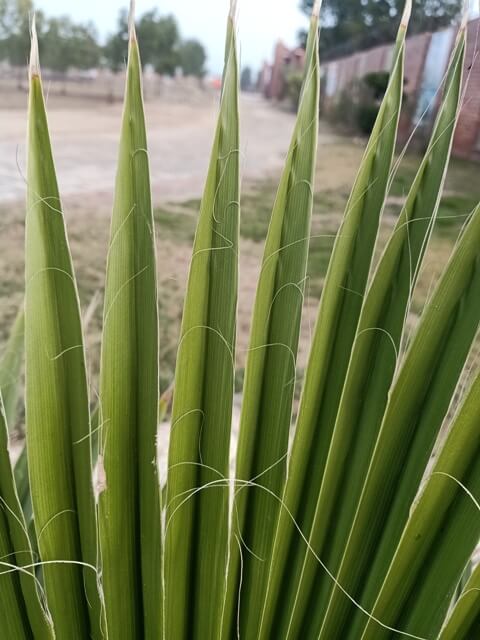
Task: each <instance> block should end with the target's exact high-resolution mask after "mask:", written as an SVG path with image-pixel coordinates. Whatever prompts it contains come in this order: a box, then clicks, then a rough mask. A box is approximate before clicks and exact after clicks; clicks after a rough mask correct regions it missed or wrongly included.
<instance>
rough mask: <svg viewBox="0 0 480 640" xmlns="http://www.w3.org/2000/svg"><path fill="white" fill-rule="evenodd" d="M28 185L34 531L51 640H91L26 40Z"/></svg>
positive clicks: (68, 285)
mask: <svg viewBox="0 0 480 640" xmlns="http://www.w3.org/2000/svg"><path fill="white" fill-rule="evenodd" d="M27 178H28V179H27V184H28V189H27V217H26V266H25V270H26V295H25V359H26V401H25V407H26V423H27V451H28V466H29V474H30V485H31V495H32V504H33V511H34V514H35V528H36V532H37V537H38V543H39V549H40V555H41V560H42V562H43V563H45V564H44V566H43V574H44V578H45V589H46V595H47V601H48V606H49V609H50V612H51V615H52V619H53V622H54V627H55V633H56V635H57V636H58V637H60V638H84V637H85V636H86V635H88V634H89V633H91V634H92V636H93V637H95V638H97V637H100V636H101V632H100V600H99V597H98V592H97V581H96V557H97V552H96V532H95V513H94V501H93V489H92V482H91V472H90V469H91V464H90V448H89V442H88V436H89V430H90V425H89V409H88V392H87V380H86V372H85V359H84V349H83V340H82V332H81V322H80V310H79V303H78V294H77V288H76V284H75V278H74V274H73V267H72V262H71V257H70V251H69V247H68V243H67V238H66V232H65V222H64V218H63V214H62V210H61V203H60V198H59V194H58V187H57V181H56V176H55V168H54V163H53V157H52V151H51V146H50V139H49V134H48V126H47V118H46V113H45V105H44V100H43V94H42V84H41V80H40V75H39V63H38V49H37V41H36V35H35V30H33V35H32V53H31V60H30V98H29V115H28V174H27Z"/></svg>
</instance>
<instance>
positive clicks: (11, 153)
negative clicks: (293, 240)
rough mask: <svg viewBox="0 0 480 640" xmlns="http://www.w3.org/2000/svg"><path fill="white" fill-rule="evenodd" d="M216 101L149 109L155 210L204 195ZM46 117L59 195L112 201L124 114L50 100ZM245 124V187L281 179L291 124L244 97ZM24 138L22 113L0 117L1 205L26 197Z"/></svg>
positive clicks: (279, 113)
mask: <svg viewBox="0 0 480 640" xmlns="http://www.w3.org/2000/svg"><path fill="white" fill-rule="evenodd" d="M25 101H26V97H25ZM217 101H218V98H217V97H214V96H210V97H208V96H207V97H206V98H205V100H204V101H202V102H198V101H196V102H195V103H194V104H188V103H182V104H171V103H169V102H160V101H155V102H148V103H147V105H146V113H147V124H148V132H149V145H150V149H149V150H150V161H151V174H152V189H153V193H154V198H155V200H156V201H157V202H158V201H174V200H180V201H184V200H186V199H188V198H194V197H198V196H199V195H200V194H201V191H202V188H203V183H204V180H205V174H206V170H207V163H208V158H209V153H210V148H211V144H212V139H213V131H214V125H215V116H216V112H217ZM48 112H49V123H50V129H51V136H52V141H53V149H54V155H55V160H56V165H57V172H58V180H59V186H60V191H61V193H62V195H63V196H64V197H67V196H74V195H77V194H91V193H104V194H111V193H112V190H113V183H114V178H115V166H116V157H117V146H118V136H119V126H120V119H121V106H120V105H118V104H115V105H104V104H98V103H93V102H92V103H88V102H87V103H84V104H80V105H74V104H72V102H62V101H61V100H60V99H59V98H55V99H53V98H52V101H51V103H50V104H49V109H48ZM241 118H242V148H241V152H242V167H243V178H244V180H251V179H258V178H263V177H265V175H268V174H270V173H273V172H276V171H278V170H279V168H280V167H281V166H282V163H283V160H284V157H285V153H286V151H287V148H288V144H289V140H290V136H291V132H292V128H293V125H294V116H293V115H292V114H290V113H286V112H284V111H281V110H279V109H276V108H274V107H272V106H271V105H270V104H268V103H266V102H265V101H264V100H262V99H261V98H259V97H257V96H243V97H242V101H241ZM25 130H26V110H25V109H0V202H8V201H14V200H20V199H22V198H23V197H24V192H25V182H24V178H23V176H22V174H24V173H25Z"/></svg>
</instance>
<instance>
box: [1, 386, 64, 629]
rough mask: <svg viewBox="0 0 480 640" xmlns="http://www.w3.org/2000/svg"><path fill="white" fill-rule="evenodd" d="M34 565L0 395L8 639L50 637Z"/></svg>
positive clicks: (4, 602) (3, 615)
mask: <svg viewBox="0 0 480 640" xmlns="http://www.w3.org/2000/svg"><path fill="white" fill-rule="evenodd" d="M34 563H35V560H34V556H33V552H32V548H31V545H30V540H29V537H28V533H27V526H26V522H25V519H24V517H23V513H22V508H21V506H20V502H19V500H18V495H17V492H16V489H15V483H14V479H13V473H12V467H11V464H10V455H9V451H8V430H7V421H6V414H5V409H4V405H3V400H2V396H1V395H0V569H1V570H0V628H1V629H2V635H3V637H5V638H8V639H9V640H24V638H30V637H34V638H35V639H37V638H38V640H50V639H51V640H53V638H54V634H53V627H52V625H51V622H50V621H49V619H48V618H47V613H46V611H44V609H43V606H42V604H41V603H40V599H39V593H38V591H37V583H36V578H35V570H34ZM17 567H18V569H17Z"/></svg>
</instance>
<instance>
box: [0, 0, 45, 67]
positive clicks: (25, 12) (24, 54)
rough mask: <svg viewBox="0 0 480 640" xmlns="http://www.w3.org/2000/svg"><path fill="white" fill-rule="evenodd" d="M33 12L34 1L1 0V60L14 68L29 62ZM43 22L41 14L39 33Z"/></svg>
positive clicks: (38, 16)
mask: <svg viewBox="0 0 480 640" xmlns="http://www.w3.org/2000/svg"><path fill="white" fill-rule="evenodd" d="M32 11H33V2H32V0H0V58H1V59H3V60H8V62H10V64H11V65H12V66H14V67H24V66H25V65H26V64H27V61H28V51H29V49H30V15H31V12H32ZM42 21H43V16H42V14H41V13H39V14H38V15H37V22H38V26H39V31H41V23H42Z"/></svg>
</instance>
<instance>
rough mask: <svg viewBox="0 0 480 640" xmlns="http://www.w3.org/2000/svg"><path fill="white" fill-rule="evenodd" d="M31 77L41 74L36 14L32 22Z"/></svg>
mask: <svg viewBox="0 0 480 640" xmlns="http://www.w3.org/2000/svg"><path fill="white" fill-rule="evenodd" d="M29 71H30V78H34V77H38V76H39V75H40V57H39V55H38V38H37V27H36V24H35V14H33V16H32V22H31V24H30V65H29Z"/></svg>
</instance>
